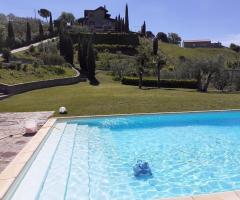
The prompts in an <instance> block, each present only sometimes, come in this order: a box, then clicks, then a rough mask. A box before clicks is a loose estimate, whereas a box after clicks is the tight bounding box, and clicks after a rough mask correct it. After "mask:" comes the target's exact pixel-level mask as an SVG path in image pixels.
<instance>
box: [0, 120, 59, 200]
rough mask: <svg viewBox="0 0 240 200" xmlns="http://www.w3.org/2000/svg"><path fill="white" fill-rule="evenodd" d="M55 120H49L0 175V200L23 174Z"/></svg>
mask: <svg viewBox="0 0 240 200" xmlns="http://www.w3.org/2000/svg"><path fill="white" fill-rule="evenodd" d="M56 121H57V118H50V119H48V120H47V122H46V123H45V124H44V125H43V126H42V127H41V129H40V130H39V131H38V132H37V133H36V134H35V135H34V136H33V138H32V139H31V140H30V141H29V142H28V143H27V144H26V146H25V147H24V148H23V149H22V150H21V151H20V152H19V153H18V154H17V155H16V157H15V158H14V159H13V160H12V161H11V162H10V163H9V165H8V166H7V167H6V168H5V169H4V170H3V171H2V172H1V173H0V200H3V199H5V198H6V195H7V194H8V192H9V191H10V189H11V188H12V186H13V185H14V183H15V182H16V181H17V179H18V177H19V176H20V174H21V173H22V172H23V170H24V168H25V167H26V166H27V163H28V162H29V161H30V159H31V158H32V157H33V155H34V153H35V152H36V150H37V149H38V147H39V146H40V144H41V143H42V142H43V141H44V138H45V137H46V136H47V135H48V133H49V131H50V129H51V128H52V127H53V125H54V123H55V122H56Z"/></svg>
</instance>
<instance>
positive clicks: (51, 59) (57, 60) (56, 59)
mask: <svg viewBox="0 0 240 200" xmlns="http://www.w3.org/2000/svg"><path fill="white" fill-rule="evenodd" d="M41 59H42V61H43V63H44V64H45V65H63V64H64V63H65V60H64V58H63V57H62V56H60V55H58V54H47V53H43V54H42V55H41Z"/></svg>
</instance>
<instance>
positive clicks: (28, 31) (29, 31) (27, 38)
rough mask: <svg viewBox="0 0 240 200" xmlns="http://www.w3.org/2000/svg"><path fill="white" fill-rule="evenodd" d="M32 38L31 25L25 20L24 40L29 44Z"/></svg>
mask: <svg viewBox="0 0 240 200" xmlns="http://www.w3.org/2000/svg"><path fill="white" fill-rule="evenodd" d="M31 40H32V32H31V25H30V23H29V22H27V32H26V42H27V44H30V43H31Z"/></svg>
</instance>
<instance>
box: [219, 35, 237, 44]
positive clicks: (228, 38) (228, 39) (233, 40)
mask: <svg viewBox="0 0 240 200" xmlns="http://www.w3.org/2000/svg"><path fill="white" fill-rule="evenodd" d="M217 41H220V42H221V43H222V44H223V45H224V46H226V47H229V45H230V44H231V43H234V44H238V45H240V33H239V34H230V35H226V36H225V37H223V38H222V39H219V40H217Z"/></svg>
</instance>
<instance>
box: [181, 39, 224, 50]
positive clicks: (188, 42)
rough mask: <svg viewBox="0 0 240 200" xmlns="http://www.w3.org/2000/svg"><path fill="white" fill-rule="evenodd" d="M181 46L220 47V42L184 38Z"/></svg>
mask: <svg viewBox="0 0 240 200" xmlns="http://www.w3.org/2000/svg"><path fill="white" fill-rule="evenodd" d="M182 46H183V47H185V48H222V47H223V46H222V44H221V43H220V42H217V43H212V42H211V40H184V41H183V45H182Z"/></svg>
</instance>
